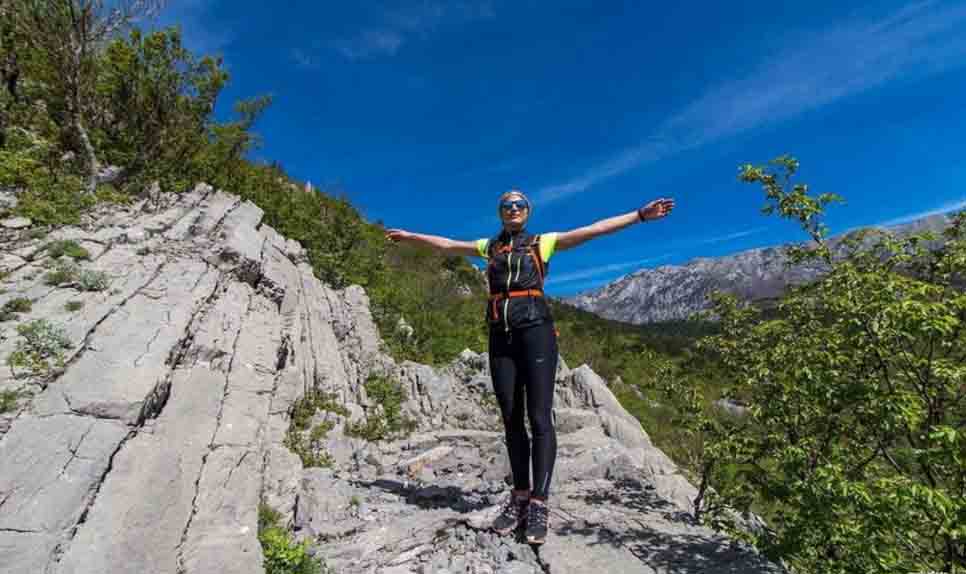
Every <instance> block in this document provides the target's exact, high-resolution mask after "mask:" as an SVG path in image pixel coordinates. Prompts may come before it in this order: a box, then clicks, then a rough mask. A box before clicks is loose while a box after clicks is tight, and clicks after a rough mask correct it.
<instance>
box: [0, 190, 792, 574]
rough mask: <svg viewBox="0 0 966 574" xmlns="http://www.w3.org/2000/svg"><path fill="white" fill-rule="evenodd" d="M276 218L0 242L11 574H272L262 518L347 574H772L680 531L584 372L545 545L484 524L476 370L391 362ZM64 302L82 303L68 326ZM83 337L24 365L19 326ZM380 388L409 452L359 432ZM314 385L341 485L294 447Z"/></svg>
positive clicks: (671, 508) (624, 421)
mask: <svg viewBox="0 0 966 574" xmlns="http://www.w3.org/2000/svg"><path fill="white" fill-rule="evenodd" d="M261 219H262V212H261V210H260V209H259V208H258V207H256V206H255V205H253V204H251V203H248V202H243V201H241V200H239V199H238V198H237V197H235V196H233V195H231V194H228V193H224V192H221V191H215V190H213V189H211V188H210V187H207V186H204V185H199V186H197V187H196V188H195V189H194V190H192V191H191V192H188V193H184V194H181V195H180V196H174V195H161V196H157V197H153V198H151V199H150V200H143V201H142V202H140V203H136V204H134V205H130V206H127V207H114V208H110V209H103V210H102V211H101V212H99V213H96V214H94V216H92V217H89V218H87V220H86V222H85V223H84V224H83V225H80V226H77V227H68V228H63V229H60V230H57V231H56V232H54V233H52V234H50V235H49V236H48V237H46V238H38V237H36V235H35V234H32V233H30V229H29V228H24V229H21V228H4V229H0V253H2V256H0V271H3V273H0V289H2V291H0V306H2V305H3V304H4V303H5V302H6V301H9V300H11V299H14V298H18V297H25V298H28V299H30V300H31V302H32V310H31V311H29V312H25V313H20V314H19V315H17V317H16V318H14V319H13V320H10V321H6V322H3V323H0V361H2V362H3V363H4V365H3V368H2V369H0V391H16V392H18V393H20V397H21V398H20V399H19V400H18V403H17V407H16V408H15V409H14V410H13V411H10V412H6V413H2V414H0V572H3V573H11V574H20V573H24V574H27V573H30V574H33V573H49V574H60V573H72V574H109V573H122V572H123V573H130V572H138V573H144V574H148V573H156V574H188V573H191V574H193V573H198V574H201V573H204V574H208V573H220V572H231V573H261V572H263V571H264V567H263V559H262V551H261V547H260V544H259V542H258V537H257V535H258V532H257V529H258V507H259V503H260V502H264V503H266V504H268V505H269V506H271V507H273V508H275V509H276V510H278V511H280V512H281V514H282V516H283V520H284V521H285V522H286V524H287V525H288V526H289V527H290V528H292V529H293V531H294V533H295V535H296V536H297V537H298V538H301V539H307V540H309V541H310V542H311V550H312V552H313V553H315V554H317V555H318V556H321V557H323V558H324V559H325V561H326V563H327V564H328V566H329V567H330V568H332V569H333V570H334V571H335V572H340V573H375V574H405V573H418V574H445V573H450V574H455V573H477V574H483V573H490V574H497V573H515V574H524V573H542V572H552V573H554V574H558V573H568V572H575V573H576V572H595V573H596V572H641V573H685V572H707V573H722V574H723V573H726V572H727V573H731V572H747V573H759V572H761V573H764V572H779V571H780V570H779V569H778V568H777V567H775V566H774V565H771V564H768V563H767V562H766V561H764V560H763V559H762V558H761V557H759V556H758V555H756V554H755V553H754V552H753V551H751V550H750V549H748V548H746V547H743V546H741V545H739V544H736V543H733V542H732V541H730V540H728V539H726V538H724V537H722V536H721V535H718V534H716V533H714V532H712V531H710V530H708V529H706V528H703V527H701V526H697V525H694V524H693V523H692V521H690V520H689V518H688V517H689V514H688V511H689V510H690V507H689V505H690V503H689V501H690V500H691V499H693V497H694V495H695V491H694V488H693V487H692V486H691V485H690V484H688V483H687V481H685V480H684V479H683V478H682V477H681V476H680V475H679V474H678V472H677V469H676V468H675V467H674V465H673V464H672V463H671V461H670V460H669V459H668V458H667V457H666V456H665V455H664V454H663V453H662V452H661V451H660V450H658V449H656V448H655V447H654V446H653V445H652V444H651V442H650V440H649V439H648V436H647V434H646V433H645V432H644V429H642V428H641V426H640V424H639V423H638V421H637V420H636V419H634V418H633V417H632V416H630V415H629V414H628V413H627V412H626V411H624V409H623V408H622V407H621V406H620V404H619V403H618V402H617V400H616V399H615V398H614V396H613V395H612V394H611V392H610V391H609V390H608V388H607V385H606V384H605V382H604V381H603V380H601V378H600V377H598V376H597V375H596V374H595V373H594V372H593V371H592V370H591V369H590V368H588V367H587V366H581V367H578V368H576V369H573V370H571V369H569V368H568V367H567V366H566V365H565V364H564V363H563V361H561V364H560V368H559V369H558V372H557V387H556V413H555V414H556V421H557V429H558V444H559V450H558V457H557V466H556V471H555V475H554V478H553V484H552V487H551V493H552V494H551V496H552V498H551V534H550V536H549V538H548V541H547V543H546V544H545V545H543V546H542V547H531V546H529V545H527V544H525V543H523V542H522V539H521V537H520V533H515V534H513V535H510V536H505V537H500V536H497V535H496V534H494V533H492V532H490V531H489V530H488V528H487V526H488V524H489V522H490V520H492V518H493V517H494V513H495V512H496V511H497V508H498V505H499V504H500V503H502V501H503V497H504V496H505V494H506V493H507V489H508V486H507V483H506V479H507V476H508V474H509V465H508V461H507V459H506V453H505V450H506V449H505V447H504V443H503V437H502V432H501V430H500V423H499V418H498V413H497V411H496V406H495V405H496V403H495V401H494V400H493V399H492V397H491V391H490V383H489V375H488V372H487V360H486V356H485V355H480V354H476V353H473V352H471V351H468V350H467V351H464V352H463V354H462V355H460V357H458V358H457V359H456V360H455V361H454V362H453V363H452V364H450V365H449V366H447V367H445V368H440V369H435V368H431V367H428V366H426V365H420V364H417V363H412V362H401V363H397V362H396V361H394V360H393V359H392V358H390V357H389V356H387V355H386V354H384V353H383V352H382V350H381V341H380V339H379V335H378V331H377V329H376V327H375V325H374V323H373V321H372V317H371V315H370V312H369V304H368V299H367V297H366V294H365V292H364V291H363V290H362V289H361V288H359V287H349V288H347V289H344V290H334V289H332V288H331V287H329V286H328V285H325V284H323V283H322V282H320V281H319V280H318V279H317V278H316V277H315V276H314V275H313V273H312V269H311V267H310V266H309V265H308V263H307V261H306V258H305V254H304V252H303V251H302V249H301V248H300V247H299V246H298V245H297V244H296V243H294V242H292V241H290V240H287V239H286V238H284V237H282V236H280V235H279V234H278V233H276V232H275V231H274V230H272V229H271V228H269V227H268V226H265V225H262V224H261ZM54 239H69V240H74V241H76V242H78V243H79V244H80V245H82V246H83V247H85V248H86V249H87V250H88V251H89V252H90V254H91V260H90V261H86V262H83V263H82V266H83V267H85V268H88V269H93V270H97V271H102V272H104V273H106V274H107V275H108V277H109V278H110V286H109V288H108V289H107V290H104V291H99V292H82V291H79V290H78V289H77V287H76V286H73V285H70V284H68V285H62V286H51V285H47V284H45V282H44V280H43V279H44V274H45V273H46V272H47V271H48V269H49V267H50V265H51V263H52V262H51V261H50V258H49V257H48V255H47V254H46V252H45V250H44V246H45V244H46V243H47V242H49V241H51V240H54ZM68 302H80V303H82V306H81V307H80V308H79V309H77V308H75V309H74V310H68V308H67V307H66V304H67V303H68ZM38 318H43V319H46V320H47V321H49V322H51V323H53V324H55V325H57V326H59V327H61V328H62V329H63V330H64V332H65V334H66V335H67V337H68V338H69V339H70V341H71V347H70V349H68V350H66V352H65V355H64V364H63V366H62V367H58V368H56V369H54V370H53V371H52V372H50V373H47V374H44V375H40V374H29V373H27V372H24V371H23V370H22V369H19V370H18V369H10V368H8V367H7V366H6V359H7V358H8V357H9V355H10V354H11V353H12V352H13V351H14V350H15V349H16V346H17V344H18V340H19V336H18V335H17V333H16V329H15V328H16V326H17V325H18V324H21V323H25V322H28V321H31V320H34V319H38ZM370 374H380V375H389V376H390V377H391V378H394V379H395V380H398V381H401V382H402V384H403V385H404V386H405V388H406V390H407V392H408V396H409V399H408V401H407V402H406V403H405V404H404V405H403V410H404V413H405V415H406V416H408V417H409V418H411V419H412V420H414V421H415V422H416V423H417V428H416V431H415V432H414V433H413V434H411V435H410V436H408V437H406V438H401V439H397V440H392V441H385V442H379V443H368V442H366V441H364V440H362V439H359V438H354V437H350V436H347V434H346V433H345V432H344V429H345V428H346V427H347V425H348V424H349V423H351V422H358V421H359V420H362V419H364V418H365V417H366V416H367V414H372V413H373V412H374V411H375V410H377V408H378V407H377V405H376V404H375V403H374V402H373V401H372V400H371V399H370V398H369V397H367V396H366V390H365V387H364V383H365V381H366V380H367V378H368V377H369V376H370ZM310 389H317V390H321V391H324V392H326V393H329V394H330V395H331V396H333V397H335V400H336V401H337V402H338V403H339V404H340V405H342V406H344V407H345V409H346V411H345V412H346V413H347V414H346V415H345V416H342V415H338V414H335V413H331V412H323V411H320V412H318V413H317V414H316V415H315V419H314V420H315V422H323V421H324V422H326V423H327V424H329V426H331V430H330V431H329V432H328V434H327V436H326V437H325V439H324V444H323V446H324V447H325V450H326V451H327V453H328V454H329V456H330V457H331V460H332V464H331V466H328V467H321V468H303V465H302V462H301V459H300V458H299V457H298V456H297V455H295V454H294V453H292V452H291V451H290V450H289V449H288V448H287V447H286V446H285V444H284V440H285V436H286V433H287V431H288V429H289V424H290V413H291V408H292V406H293V404H294V403H295V401H296V400H298V399H299V398H301V397H302V396H304V395H305V394H306V392H307V391H308V390H310Z"/></svg>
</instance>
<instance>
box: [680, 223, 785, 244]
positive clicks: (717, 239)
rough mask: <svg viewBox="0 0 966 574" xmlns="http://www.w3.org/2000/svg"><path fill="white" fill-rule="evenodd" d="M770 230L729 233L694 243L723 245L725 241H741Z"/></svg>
mask: <svg viewBox="0 0 966 574" xmlns="http://www.w3.org/2000/svg"><path fill="white" fill-rule="evenodd" d="M766 229H768V228H767V227H755V228H752V229H745V230H743V231H736V232H734V233H728V234H727V235H718V236H717V237H709V238H707V239H697V240H695V241H694V242H692V243H693V244H695V245H704V244H707V243H723V242H725V241H731V240H732V239H739V238H741V237H747V236H749V235H754V234H756V233H761V232H762V231H765V230H766Z"/></svg>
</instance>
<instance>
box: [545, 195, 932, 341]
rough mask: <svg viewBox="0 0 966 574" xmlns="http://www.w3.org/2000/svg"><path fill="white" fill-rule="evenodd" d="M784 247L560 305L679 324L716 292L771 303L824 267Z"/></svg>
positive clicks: (902, 230) (902, 228)
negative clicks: (792, 259) (794, 259)
mask: <svg viewBox="0 0 966 574" xmlns="http://www.w3.org/2000/svg"><path fill="white" fill-rule="evenodd" d="M950 221H951V216H950V215H947V214H935V215H930V216H928V217H924V218H921V219H917V220H914V221H912V222H909V223H904V224H900V225H893V226H888V227H878V228H877V229H883V230H886V231H889V232H891V233H895V234H897V235H907V234H911V233H916V232H922V231H927V230H928V231H933V232H938V231H941V230H942V229H944V228H945V227H947V226H948V225H949V224H950ZM849 233H854V231H850V232H847V233H843V234H841V235H837V236H834V237H831V238H830V239H829V245H830V246H831V247H832V249H833V252H834V251H835V250H836V249H841V248H842V240H843V239H844V238H845V237H847V236H848V235H849ZM789 246H790V244H789V245H779V246H771V247H763V248H757V249H749V250H747V251H742V252H740V253H736V254H733V255H727V256H723V257H699V258H696V259H693V260H691V261H689V262H688V263H686V264H684V265H662V266H661V267H656V268H653V269H641V270H639V271H635V272H634V273H631V274H628V275H624V276H623V277H620V278H618V279H616V280H614V281H612V282H610V283H608V284H607V285H604V286H603V287H600V288H598V289H596V290H593V291H590V292H587V293H581V294H579V295H576V296H574V297H570V298H567V299H564V302H566V303H569V304H571V305H574V306H575V307H577V308H580V309H583V310H586V311H590V312H592V313H595V314H597V315H599V316H601V317H604V318H606V319H613V320H616V321H623V322H626V323H633V324H644V323H655V322H661V321H676V320H684V319H687V318H689V317H691V316H692V315H694V314H695V313H697V312H700V311H704V310H706V309H708V308H709V307H710V305H711V303H710V299H709V295H710V294H711V293H712V292H713V291H715V290H720V291H725V292H729V293H733V294H735V295H737V296H739V297H740V298H742V299H744V300H747V301H762V300H766V299H772V298H775V297H778V296H780V295H781V294H782V293H783V292H784V290H785V289H786V288H787V287H788V286H790V285H800V284H803V283H807V282H810V281H812V280H814V279H816V278H818V277H820V276H821V274H822V273H823V272H824V269H823V266H822V265H820V264H817V263H814V262H808V263H804V264H800V265H795V266H789V265H788V261H789V260H788V255H787V248H788V247H789Z"/></svg>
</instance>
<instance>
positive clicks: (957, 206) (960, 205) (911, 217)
mask: <svg viewBox="0 0 966 574" xmlns="http://www.w3.org/2000/svg"><path fill="white" fill-rule="evenodd" d="M962 209H966V199H961V200H959V201H950V202H948V203H944V204H943V205H940V206H939V207H936V208H933V209H927V210H923V211H918V212H916V213H910V214H908V215H903V216H901V217H896V218H894V219H887V220H886V221H880V222H879V223H876V224H875V226H876V227H891V226H893V225H902V224H903V223H911V222H913V221H915V220H917V219H922V218H923V217H929V216H930V215H939V214H941V213H949V212H951V211H960V210H962Z"/></svg>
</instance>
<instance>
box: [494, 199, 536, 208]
mask: <svg viewBox="0 0 966 574" xmlns="http://www.w3.org/2000/svg"><path fill="white" fill-rule="evenodd" d="M514 208H515V209H518V210H520V211H523V210H524V209H529V208H530V204H529V203H527V201H526V200H525V199H514V200H512V201H502V202H500V209H502V210H503V211H510V210H512V209H514Z"/></svg>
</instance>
